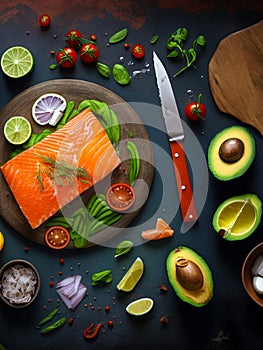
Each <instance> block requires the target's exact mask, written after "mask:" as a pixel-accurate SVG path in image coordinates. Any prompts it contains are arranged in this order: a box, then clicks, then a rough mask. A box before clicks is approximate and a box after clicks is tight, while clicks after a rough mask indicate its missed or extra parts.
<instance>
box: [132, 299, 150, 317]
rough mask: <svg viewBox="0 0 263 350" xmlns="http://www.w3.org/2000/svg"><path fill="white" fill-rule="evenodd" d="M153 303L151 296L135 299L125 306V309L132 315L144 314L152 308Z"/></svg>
mask: <svg viewBox="0 0 263 350" xmlns="http://www.w3.org/2000/svg"><path fill="white" fill-rule="evenodd" d="M153 304H154V301H153V300H152V299H151V298H141V299H137V300H135V301H133V302H131V303H130V304H129V305H127V306H126V311H127V312H128V313H129V314H130V315H134V316H141V315H145V314H147V312H149V311H150V310H151V309H152V307H153Z"/></svg>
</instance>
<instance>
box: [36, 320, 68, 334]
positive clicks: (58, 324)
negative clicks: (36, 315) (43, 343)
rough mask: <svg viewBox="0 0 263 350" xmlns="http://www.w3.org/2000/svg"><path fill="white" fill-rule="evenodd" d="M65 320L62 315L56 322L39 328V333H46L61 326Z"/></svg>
mask: <svg viewBox="0 0 263 350" xmlns="http://www.w3.org/2000/svg"><path fill="white" fill-rule="evenodd" d="M65 322H66V317H62V318H60V319H59V320H57V321H56V322H54V323H52V324H51V325H50V326H47V327H46V328H43V329H41V331H40V333H41V334H46V333H49V332H52V331H54V330H55V329H58V328H60V327H62V326H63V325H64V323H65Z"/></svg>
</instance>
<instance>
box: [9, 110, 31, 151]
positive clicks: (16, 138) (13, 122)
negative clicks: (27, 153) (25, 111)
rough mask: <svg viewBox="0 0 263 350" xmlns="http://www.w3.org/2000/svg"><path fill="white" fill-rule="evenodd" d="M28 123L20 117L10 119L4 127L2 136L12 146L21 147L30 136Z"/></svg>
mask: <svg viewBox="0 0 263 350" xmlns="http://www.w3.org/2000/svg"><path fill="white" fill-rule="evenodd" d="M31 132H32V128H31V124H30V122H29V121H28V120H27V119H26V118H24V117H21V116H15V117H11V118H10V119H8V120H7V122H6V123H5V125H4V135H5V137H6V139H7V141H9V142H10V143H12V144H13V145H21V144H22V143H24V142H26V141H27V140H28V139H29V137H30V136H31Z"/></svg>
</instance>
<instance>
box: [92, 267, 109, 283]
mask: <svg viewBox="0 0 263 350" xmlns="http://www.w3.org/2000/svg"><path fill="white" fill-rule="evenodd" d="M100 282H104V283H110V282H112V272H111V270H103V271H101V272H96V273H94V274H93V275H92V283H91V285H92V286H96V285H97V284H98V283H100Z"/></svg>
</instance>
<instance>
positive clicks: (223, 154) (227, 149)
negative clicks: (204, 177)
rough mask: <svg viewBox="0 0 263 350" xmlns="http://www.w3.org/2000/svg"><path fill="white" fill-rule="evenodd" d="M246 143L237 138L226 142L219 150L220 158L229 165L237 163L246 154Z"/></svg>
mask: <svg viewBox="0 0 263 350" xmlns="http://www.w3.org/2000/svg"><path fill="white" fill-rule="evenodd" d="M244 149H245V146H244V143H243V141H242V140H240V139H239V138H236V137H232V138H229V139H227V140H225V141H224V142H223V143H222V144H221V146H220V148H219V156H220V158H221V159H222V160H223V161H224V162H227V163H234V162H237V161H238V160H239V159H241V158H242V156H243V154H244Z"/></svg>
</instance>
